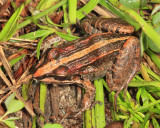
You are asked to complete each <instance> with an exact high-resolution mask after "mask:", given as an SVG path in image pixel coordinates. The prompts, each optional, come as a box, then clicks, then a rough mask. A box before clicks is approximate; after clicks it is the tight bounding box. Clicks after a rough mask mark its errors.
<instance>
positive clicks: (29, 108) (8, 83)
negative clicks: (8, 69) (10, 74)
mask: <svg viewBox="0 0 160 128" xmlns="http://www.w3.org/2000/svg"><path fill="white" fill-rule="evenodd" d="M0 76H1V78H2V79H3V80H4V82H5V83H6V84H7V85H8V87H9V88H10V89H11V91H12V92H15V93H16V97H17V98H18V99H19V100H20V101H22V102H23V103H24V104H25V108H26V109H27V111H28V112H29V113H30V115H31V116H32V117H34V116H35V113H34V112H33V110H32V108H31V107H30V106H29V104H28V103H27V102H25V101H24V100H23V98H22V97H21V96H20V95H19V94H18V92H17V90H16V88H15V87H14V86H13V85H12V84H11V83H10V81H9V80H8V79H7V77H6V76H5V74H4V73H3V72H2V70H0Z"/></svg>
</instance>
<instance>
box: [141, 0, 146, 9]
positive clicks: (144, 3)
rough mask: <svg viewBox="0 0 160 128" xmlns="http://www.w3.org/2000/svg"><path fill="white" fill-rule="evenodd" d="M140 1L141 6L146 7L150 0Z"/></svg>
mask: <svg viewBox="0 0 160 128" xmlns="http://www.w3.org/2000/svg"><path fill="white" fill-rule="evenodd" d="M140 3H141V7H144V6H146V5H147V3H148V0H140Z"/></svg>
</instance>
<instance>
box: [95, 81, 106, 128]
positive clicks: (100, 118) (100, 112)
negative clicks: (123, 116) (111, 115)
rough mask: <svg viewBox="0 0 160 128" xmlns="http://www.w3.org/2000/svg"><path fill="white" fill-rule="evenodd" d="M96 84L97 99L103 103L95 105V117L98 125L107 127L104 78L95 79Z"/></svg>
mask: <svg viewBox="0 0 160 128" xmlns="http://www.w3.org/2000/svg"><path fill="white" fill-rule="evenodd" d="M94 85H95V88H96V94H95V101H100V102H101V103H102V105H100V104H96V105H95V119H96V127H97V128H103V127H105V107H104V94H103V83H102V79H100V80H95V81H94Z"/></svg>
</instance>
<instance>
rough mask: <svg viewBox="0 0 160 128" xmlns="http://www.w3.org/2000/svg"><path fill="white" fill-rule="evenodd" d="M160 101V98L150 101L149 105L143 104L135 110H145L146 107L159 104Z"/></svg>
mask: <svg viewBox="0 0 160 128" xmlns="http://www.w3.org/2000/svg"><path fill="white" fill-rule="evenodd" d="M159 103H160V100H157V101H154V102H151V103H149V104H148V105H143V106H141V107H139V108H137V109H136V110H135V112H138V111H142V110H144V109H149V108H150V107H152V106H154V105H156V104H159Z"/></svg>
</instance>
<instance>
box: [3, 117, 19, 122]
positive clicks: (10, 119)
mask: <svg viewBox="0 0 160 128" xmlns="http://www.w3.org/2000/svg"><path fill="white" fill-rule="evenodd" d="M18 119H20V117H9V118H7V119H6V120H7V121H12V120H18Z"/></svg>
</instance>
